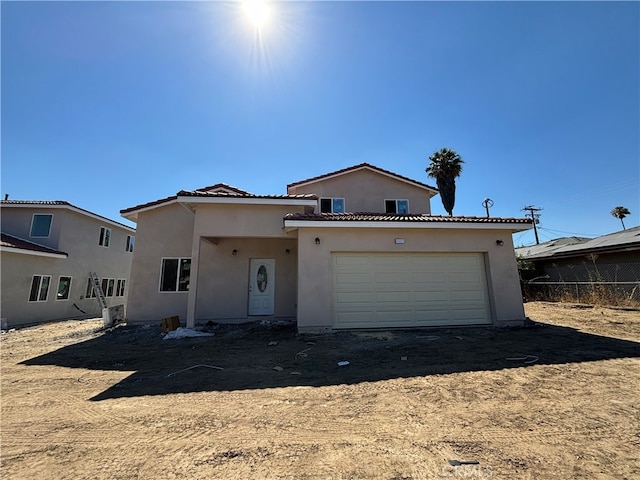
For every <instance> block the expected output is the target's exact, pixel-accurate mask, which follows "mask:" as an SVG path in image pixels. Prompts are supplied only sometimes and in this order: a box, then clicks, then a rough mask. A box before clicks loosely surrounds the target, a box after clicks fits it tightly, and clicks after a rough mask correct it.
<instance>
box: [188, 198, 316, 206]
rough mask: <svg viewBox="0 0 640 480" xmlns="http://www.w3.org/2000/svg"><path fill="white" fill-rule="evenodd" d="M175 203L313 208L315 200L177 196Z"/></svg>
mask: <svg viewBox="0 0 640 480" xmlns="http://www.w3.org/2000/svg"><path fill="white" fill-rule="evenodd" d="M177 201H178V202H179V203H183V204H198V203H204V204H207V203H209V204H235V205H296V206H306V207H309V206H310V207H315V206H316V205H317V204H318V201H317V199H315V198H287V197H282V198H260V197H233V196H230V197H214V196H211V197H209V196H178V199H177Z"/></svg>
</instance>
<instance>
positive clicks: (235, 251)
mask: <svg viewBox="0 0 640 480" xmlns="http://www.w3.org/2000/svg"><path fill="white" fill-rule="evenodd" d="M237 254H238V250H236V249H235V248H234V249H233V251H232V252H231V255H233V256H234V257H235V256H236V255H237Z"/></svg>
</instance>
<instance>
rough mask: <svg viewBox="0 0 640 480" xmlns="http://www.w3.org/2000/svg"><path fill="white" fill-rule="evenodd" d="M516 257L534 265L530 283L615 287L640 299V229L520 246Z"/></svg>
mask: <svg viewBox="0 0 640 480" xmlns="http://www.w3.org/2000/svg"><path fill="white" fill-rule="evenodd" d="M516 256H517V257H518V258H519V259H521V260H525V261H528V262H531V263H532V264H533V265H534V267H535V269H534V270H533V271H532V273H531V274H530V277H531V278H529V280H531V279H535V280H534V281H535V282H538V283H541V282H546V283H572V284H576V285H580V284H591V283H598V284H601V285H611V286H612V287H611V288H614V287H613V286H615V289H616V290H617V291H619V292H626V293H627V294H629V295H631V294H632V292H633V295H634V296H635V298H636V299H640V227H634V228H628V229H627V230H622V231H619V232H615V233H611V234H608V235H603V236H601V237H596V238H592V239H588V238H580V237H567V238H560V239H557V240H551V241H549V242H545V243H541V244H540V245H533V246H530V247H520V248H517V249H516ZM634 289H635V290H634Z"/></svg>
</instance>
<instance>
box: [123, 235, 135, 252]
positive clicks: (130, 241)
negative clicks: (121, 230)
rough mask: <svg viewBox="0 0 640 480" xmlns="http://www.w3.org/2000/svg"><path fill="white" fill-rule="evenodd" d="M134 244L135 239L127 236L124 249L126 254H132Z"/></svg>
mask: <svg viewBox="0 0 640 480" xmlns="http://www.w3.org/2000/svg"><path fill="white" fill-rule="evenodd" d="M134 243H136V237H134V236H133V235H127V245H126V247H125V249H126V251H127V252H133V244H134Z"/></svg>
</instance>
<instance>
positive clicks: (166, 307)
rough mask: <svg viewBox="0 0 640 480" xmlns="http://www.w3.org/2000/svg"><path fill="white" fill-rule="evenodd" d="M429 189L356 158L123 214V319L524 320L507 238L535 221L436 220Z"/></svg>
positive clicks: (358, 323) (181, 195) (414, 323)
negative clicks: (260, 188)
mask: <svg viewBox="0 0 640 480" xmlns="http://www.w3.org/2000/svg"><path fill="white" fill-rule="evenodd" d="M437 193H438V191H437V190H436V189H435V188H433V187H431V186H429V185H426V184H424V183H422V182H419V181H416V180H412V179H410V178H406V177H403V176H401V175H397V174H395V173H392V172H389V171H387V170H383V169H381V168H377V167H375V166H372V165H369V164H366V163H365V164H361V165H356V166H354V167H350V168H346V169H343V170H339V171H336V172H332V173H328V174H326V175H322V176H319V177H315V178H310V179H307V180H303V181H299V182H295V183H291V184H289V185H288V187H287V194H286V195H253V194H250V193H248V192H245V191H243V190H239V189H237V188H233V187H229V186H227V185H225V184H217V185H213V186H211V187H205V188H202V189H199V190H195V191H181V192H178V193H177V194H176V195H174V196H171V197H167V198H164V199H161V200H157V201H153V202H150V203H146V204H143V205H138V206H135V207H132V208H128V209H125V210H122V211H121V214H122V215H123V217H125V218H127V219H129V220H131V221H134V222H136V223H137V244H136V251H135V253H134V256H133V265H132V270H131V281H130V293H129V299H128V304H127V316H128V321H130V322H150V321H159V320H160V318H162V317H168V316H172V315H179V316H180V317H181V318H182V319H186V324H187V326H190V327H191V326H194V325H195V324H196V323H203V322H206V321H208V320H214V321H217V322H238V321H246V320H247V319H258V318H260V316H268V317H284V318H295V319H296V320H297V325H298V329H299V330H300V331H307V332H319V331H328V330H332V329H340V328H372V327H373V328H375V327H384V328H388V327H423V326H436V325H479V324H494V325H520V324H522V322H523V320H524V318H525V317H524V310H523V306H522V296H521V291H520V284H519V282H518V272H517V268H516V260H515V255H514V251H513V243H512V239H511V237H512V233H513V232H518V231H523V230H526V229H529V228H530V227H531V225H530V221H529V220H527V219H513V218H508V219H505V218H478V217H443V216H432V215H431V214H430V212H431V209H430V199H431V198H432V197H433V196H434V195H436V194H437ZM346 212H366V213H346Z"/></svg>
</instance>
